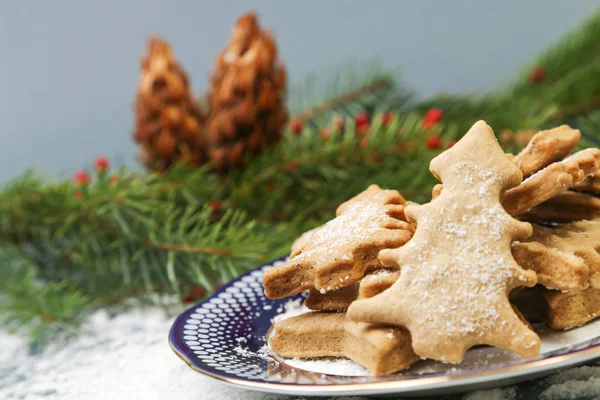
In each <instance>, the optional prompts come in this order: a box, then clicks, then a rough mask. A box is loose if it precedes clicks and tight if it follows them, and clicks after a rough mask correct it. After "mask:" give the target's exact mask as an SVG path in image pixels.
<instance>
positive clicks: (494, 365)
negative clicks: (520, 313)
mask: <svg viewBox="0 0 600 400" xmlns="http://www.w3.org/2000/svg"><path fill="white" fill-rule="evenodd" d="M284 261H285V259H281V260H278V261H275V262H273V263H270V264H268V265H265V266H262V267H260V268H257V269H255V270H253V271H250V272H248V273H246V274H244V275H242V276H240V277H238V278H236V279H235V280H233V281H231V282H229V283H227V284H226V285H224V286H222V287H221V288H220V289H219V290H218V291H217V292H216V293H214V294H213V295H212V296H211V297H209V298H207V299H206V300H204V301H203V302H201V303H199V304H197V305H196V306H194V307H192V308H190V309H188V310H186V311H185V312H183V313H182V314H181V315H179V317H177V319H176V320H175V322H174V323H173V327H172V328H171V332H170V335H169V342H170V345H171V348H172V349H173V351H175V353H176V354H177V355H178V356H179V357H180V358H181V359H182V360H183V361H184V362H185V363H186V364H187V365H188V366H189V367H190V368H192V369H193V370H194V371H198V372H200V373H202V374H205V375H208V376H210V377H213V378H215V379H219V380H221V381H224V382H227V383H230V384H233V385H237V386H240V387H244V388H247V389H254V390H260V391H265V392H274V393H283V394H293V395H315V396H316V395H320V396H327V395H394V396H399V395H406V396H408V395H411V396H414V395H426V394H442V393H452V392H458V391H470V390H476V389H482V388H490V387H495V386H502V385H506V384H511V383H515V382H518V381H523V380H527V379H532V378H536V377H539V376H543V375H548V374H550V373H553V372H555V371H556V369H558V368H564V367H569V366H573V365H577V364H581V363H584V362H586V361H589V360H591V359H593V358H597V357H600V320H598V321H596V322H592V323H589V324H587V325H585V326H583V327H580V328H576V329H572V330H570V331H560V332H558V331H551V330H549V329H548V328H546V327H545V325H543V324H540V325H534V329H535V330H536V331H537V332H538V333H539V334H540V337H541V338H542V351H541V354H540V355H539V356H537V357H533V358H528V359H524V358H521V357H519V356H516V355H513V354H511V353H509V352H506V351H503V350H499V349H496V348H491V347H484V346H479V347H475V348H472V349H471V350H469V352H468V353H467V355H466V357H465V359H464V361H463V362H462V363H461V364H459V365H455V366H452V365H445V364H442V363H438V362H434V361H420V362H418V363H416V364H414V365H413V366H412V367H411V368H410V369H408V370H405V371H402V372H400V373H398V374H395V375H392V376H387V377H374V376H369V375H368V373H367V372H366V371H365V370H364V369H362V368H361V367H359V366H357V365H356V364H354V363H352V362H350V361H346V360H339V359H338V360H336V359H319V360H314V361H308V362H307V361H300V360H284V359H281V358H279V357H277V356H275V355H273V354H271V352H270V351H269V348H268V347H267V345H266V344H265V343H266V341H265V336H266V335H267V334H268V332H269V329H270V327H271V325H272V321H273V319H274V318H276V317H277V316H278V315H281V314H283V313H286V311H287V313H288V315H289V311H290V309H295V308H298V306H300V305H301V304H302V301H303V299H304V295H303V294H301V295H297V296H294V297H291V298H287V299H282V300H275V301H273V300H269V299H267V298H266V297H265V296H264V294H263V286H262V275H263V273H264V271H265V270H267V269H268V268H271V267H272V266H274V265H278V264H280V263H282V262H284Z"/></svg>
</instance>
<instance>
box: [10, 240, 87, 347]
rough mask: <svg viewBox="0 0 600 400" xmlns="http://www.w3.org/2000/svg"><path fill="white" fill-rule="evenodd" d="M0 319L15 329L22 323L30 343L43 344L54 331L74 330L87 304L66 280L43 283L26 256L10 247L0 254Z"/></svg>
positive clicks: (84, 298) (12, 329)
mask: <svg viewBox="0 0 600 400" xmlns="http://www.w3.org/2000/svg"><path fill="white" fill-rule="evenodd" d="M0 260H1V262H2V265H3V268H2V269H1V270H0V293H2V300H3V301H2V302H1V303H0V321H1V322H2V326H4V327H6V328H8V329H10V330H11V331H13V332H14V331H17V330H18V329H19V328H21V327H23V326H26V327H27V328H28V329H29V333H30V337H31V340H32V344H43V343H44V342H45V341H47V340H48V339H50V338H51V337H52V336H53V334H54V333H56V332H57V331H58V330H65V331H69V332H76V329H77V327H78V325H79V323H80V322H81V318H82V311H83V310H85V309H86V308H87V306H88V299H87V298H86V297H85V295H83V293H82V292H81V291H79V290H77V289H74V288H73V287H71V286H70V285H69V284H68V283H66V282H43V281H41V280H39V279H37V278H36V269H35V268H34V267H33V266H32V265H31V264H30V263H29V261H28V260H27V258H26V257H24V256H23V255H22V254H19V253H18V252H17V251H15V250H14V249H7V248H4V249H3V251H2V253H0Z"/></svg>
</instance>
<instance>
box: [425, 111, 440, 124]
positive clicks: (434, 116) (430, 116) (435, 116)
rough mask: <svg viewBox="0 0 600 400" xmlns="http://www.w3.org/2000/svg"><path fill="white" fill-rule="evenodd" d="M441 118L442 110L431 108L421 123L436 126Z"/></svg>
mask: <svg viewBox="0 0 600 400" xmlns="http://www.w3.org/2000/svg"><path fill="white" fill-rule="evenodd" d="M443 116H444V114H443V113H442V110H440V109H439V108H431V109H429V110H427V112H426V113H425V116H424V117H423V123H425V121H427V122H428V123H429V124H436V123H438V122H440V121H441V120H442V118H443Z"/></svg>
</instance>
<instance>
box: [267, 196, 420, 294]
mask: <svg viewBox="0 0 600 400" xmlns="http://www.w3.org/2000/svg"><path fill="white" fill-rule="evenodd" d="M404 207H405V201H404V198H402V196H401V195H400V193H398V192H397V191H395V190H382V189H380V188H379V186H377V185H371V186H369V188H368V189H367V190H365V191H364V192H362V193H360V194H359V195H357V196H355V197H353V198H352V199H350V200H348V201H347V202H345V203H343V204H341V205H340V206H339V207H338V209H337V211H336V215H337V216H336V217H335V218H334V219H332V220H331V221H329V222H327V223H326V224H325V225H323V226H321V227H319V228H316V229H313V230H311V231H308V232H306V233H305V234H303V235H302V236H301V237H300V238H299V239H298V240H297V241H296V242H295V243H294V245H293V246H292V253H291V256H290V260H289V261H287V262H285V263H283V264H281V265H278V266H276V267H274V268H271V269H270V270H268V271H267V272H265V275H264V277H263V284H264V287H265V295H266V296H267V297H269V298H271V299H279V298H282V297H286V296H291V295H293V294H296V293H299V292H301V291H303V290H306V289H310V288H315V289H317V290H319V291H320V292H321V293H326V292H329V291H331V290H337V289H340V288H342V287H345V286H349V285H351V284H353V283H356V282H358V281H359V280H361V279H362V277H363V276H364V275H365V273H366V272H368V271H370V270H372V269H374V268H377V267H381V263H380V261H379V260H378V259H377V254H378V253H379V250H382V249H390V248H396V247H400V246H402V245H403V244H404V243H406V242H407V241H408V240H409V239H410V238H411V237H412V232H413V229H412V227H411V226H410V224H409V223H408V222H406V220H405V216H404Z"/></svg>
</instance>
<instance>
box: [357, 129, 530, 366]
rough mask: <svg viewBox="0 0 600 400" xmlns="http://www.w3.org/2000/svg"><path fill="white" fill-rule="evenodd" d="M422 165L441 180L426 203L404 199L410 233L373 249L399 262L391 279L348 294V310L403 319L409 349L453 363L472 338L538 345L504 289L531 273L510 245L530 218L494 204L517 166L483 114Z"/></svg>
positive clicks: (370, 318) (518, 346)
mask: <svg viewBox="0 0 600 400" xmlns="http://www.w3.org/2000/svg"><path fill="white" fill-rule="evenodd" d="M430 170H431V171H432V172H433V174H434V175H435V176H436V177H437V178H438V179H439V180H440V181H442V182H443V183H444V189H443V190H442V192H441V193H440V195H439V197H437V198H436V199H435V200H433V201H432V202H430V203H428V204H424V205H410V206H408V207H407V208H406V210H405V213H406V216H407V218H408V220H409V221H414V222H416V224H417V228H416V231H415V234H414V236H413V238H412V239H411V240H410V241H409V242H408V243H407V244H406V245H405V246H403V247H401V248H398V249H390V250H383V251H381V252H380V254H379V258H380V260H381V261H382V263H383V265H384V266H398V267H401V273H400V277H399V279H398V280H397V281H396V283H394V284H393V285H392V287H391V288H389V289H388V290H386V291H384V292H383V293H381V294H380V295H377V296H375V297H373V298H371V299H366V300H358V301H355V302H353V303H352V304H351V305H350V308H349V309H348V317H349V318H350V319H353V320H356V321H361V322H375V323H383V324H390V325H395V326H404V327H406V328H407V329H408V330H409V331H410V333H411V337H412V340H413V348H414V350H415V353H417V354H418V355H420V356H421V357H427V358H431V359H435V360H440V361H445V362H452V363H456V362H459V361H460V360H461V359H462V358H463V355H464V353H465V351H466V350H467V349H469V348H470V347H472V346H475V345H478V344H489V345H493V346H497V347H501V348H504V349H507V350H511V351H514V352H516V353H519V354H521V355H524V356H531V355H535V354H537V353H538V352H539V347H540V339H539V337H538V336H537V335H536V334H535V333H534V332H533V331H531V330H530V329H529V328H528V327H527V326H526V325H525V324H524V323H523V322H521V321H520V320H519V318H518V316H517V315H516V314H515V312H514V311H513V309H512V308H511V305H510V303H509V301H508V294H509V292H510V291H511V290H512V289H513V288H515V287H518V286H533V285H535V283H536V276H535V273H534V272H533V271H525V270H523V269H522V268H521V267H519V265H518V264H517V263H516V262H515V260H514V258H513V257H512V254H511V242H512V241H513V240H514V239H515V238H525V237H527V236H529V235H530V234H531V225H529V224H528V223H524V222H519V221H517V220H515V219H513V218H512V217H511V216H510V215H508V214H507V213H506V211H505V210H504V208H503V207H502V205H501V203H500V200H501V196H502V194H503V193H504V192H505V191H506V190H507V189H509V188H511V187H515V186H517V185H518V184H519V183H520V182H521V176H522V175H521V171H520V170H519V169H518V168H517V166H516V165H515V164H514V163H512V162H511V161H510V160H509V159H508V158H507V157H506V156H505V154H504V152H503V151H502V149H501V148H500V146H499V145H498V142H497V140H496V138H495V137H494V133H493V132H492V129H491V128H490V127H489V126H488V125H487V124H486V123H485V122H483V121H479V122H477V123H476V124H475V125H473V127H472V128H471V129H470V130H469V132H467V134H466V135H465V136H464V137H463V138H462V139H461V140H460V141H459V142H458V143H457V144H456V145H454V146H453V147H452V148H451V149H449V150H447V151H445V152H443V153H442V154H440V155H439V156H437V157H436V158H434V159H433V160H432V161H431V165H430Z"/></svg>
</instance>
